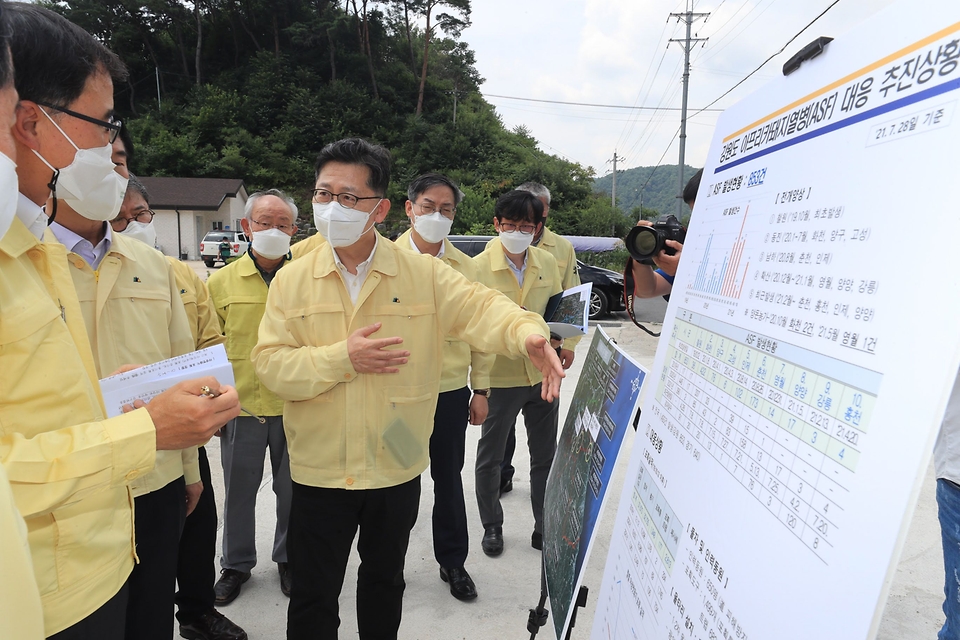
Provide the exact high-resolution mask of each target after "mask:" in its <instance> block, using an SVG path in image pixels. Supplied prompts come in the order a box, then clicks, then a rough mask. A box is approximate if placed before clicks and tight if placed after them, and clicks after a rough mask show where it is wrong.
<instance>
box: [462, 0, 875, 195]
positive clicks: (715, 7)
mask: <svg viewBox="0 0 960 640" xmlns="http://www.w3.org/2000/svg"><path fill="white" fill-rule="evenodd" d="M687 1H688V0H474V2H473V3H471V4H472V14H471V20H472V25H471V26H470V27H469V28H468V29H466V30H465V31H464V32H463V36H462V37H463V40H464V41H465V42H467V43H468V45H469V46H470V48H471V49H473V50H474V51H475V52H476V56H477V63H476V66H477V69H478V70H479V72H480V75H481V76H482V77H483V78H484V79H485V82H484V83H483V84H482V85H481V87H480V89H481V92H482V93H483V94H484V96H485V98H486V100H487V101H488V102H490V103H491V104H493V105H494V106H495V107H496V109H497V112H498V113H499V114H500V117H501V119H502V120H503V122H504V124H505V125H506V126H507V127H508V128H514V127H517V126H524V127H526V128H527V129H528V130H529V131H530V132H531V134H532V135H533V136H534V137H535V138H536V139H537V140H538V141H539V143H540V148H541V149H542V150H543V151H546V152H547V153H552V154H556V155H559V156H561V157H564V158H566V159H568V160H572V161H574V162H578V163H580V164H582V165H584V166H590V167H593V169H594V171H595V172H596V175H597V176H598V177H599V176H603V175H606V174H608V173H610V171H611V170H612V168H613V165H612V159H613V156H614V150H616V153H617V155H618V157H619V158H620V159H619V160H618V165H617V168H618V169H629V168H631V167H636V166H650V165H656V164H661V163H663V164H676V163H677V161H678V159H679V139H675V134H677V132H678V129H679V127H680V111H679V109H680V106H681V103H682V90H681V87H682V83H681V75H682V73H683V57H684V56H683V46H682V45H681V44H680V43H676V42H674V43H669V46H668V40H669V39H671V38H679V39H682V38H684V37H685V35H686V27H685V25H684V24H683V23H682V22H681V23H678V21H677V19H676V18H671V19H669V20H668V16H669V14H670V13H677V12H683V11H685V9H686V2H687ZM692 1H693V11H694V12H697V13H709V14H710V16H709V18H707V19H706V20H704V19H703V18H700V19H699V20H697V21H696V22H694V24H693V27H692V31H691V35H692V37H698V38H707V41H706V42H705V43H700V44H697V45H696V46H694V47H692V50H691V55H690V60H691V65H690V85H689V96H688V109H689V114H690V115H692V114H693V113H694V112H695V111H697V110H698V109H700V108H701V107H705V106H706V105H707V104H708V103H710V102H712V101H714V100H716V99H717V98H718V97H720V96H721V95H723V93H724V92H726V91H727V90H728V89H730V88H731V87H733V86H734V85H735V84H736V83H737V82H739V81H740V80H741V79H743V78H744V77H745V76H746V75H747V74H749V73H750V72H751V71H753V70H754V69H756V68H757V67H758V66H759V65H760V64H761V63H762V62H763V61H764V60H766V59H767V58H768V57H770V56H771V55H772V54H774V53H776V52H777V51H778V50H779V49H780V48H781V47H783V46H784V44H786V43H787V41H789V40H790V39H791V38H792V37H794V36H795V35H796V34H797V32H799V31H800V30H801V29H803V27H805V26H806V25H807V24H808V23H809V22H811V21H812V20H813V19H814V18H816V17H817V16H818V15H819V14H820V13H821V12H823V11H824V9H826V8H827V7H828V6H830V5H831V4H833V3H834V0H692ZM892 2H893V0H840V1H839V2H837V3H836V4H835V5H834V6H833V7H832V8H831V9H830V10H829V11H827V13H826V14H825V15H824V16H823V17H821V18H820V19H819V20H818V21H817V22H816V23H815V24H814V25H813V26H811V27H810V28H809V29H807V30H806V31H804V32H803V33H802V34H801V35H800V36H799V37H797V39H796V40H795V41H794V42H793V43H792V44H790V45H789V46H788V47H787V48H786V49H785V50H784V52H783V53H782V54H780V55H778V56H777V57H775V58H773V59H772V60H771V61H770V62H768V63H767V64H766V65H765V66H764V67H763V68H762V69H761V70H760V71H758V72H757V73H755V74H754V75H753V76H751V77H750V79H748V80H747V81H746V82H744V83H743V84H742V85H740V86H739V87H738V88H737V89H736V90H734V91H733V92H731V93H730V94H729V95H727V96H726V97H724V98H722V99H721V100H720V101H719V102H717V103H716V104H715V105H713V107H711V108H712V109H723V108H727V107H730V106H732V105H734V104H736V103H737V102H739V101H740V100H742V99H743V98H744V97H746V96H748V95H749V94H751V93H753V92H754V91H756V90H757V89H759V88H760V87H762V86H763V85H764V84H765V83H766V82H769V81H770V80H771V79H772V78H774V77H775V76H776V74H778V73H781V71H780V70H781V67H782V66H783V63H784V62H785V61H786V60H787V59H789V57H790V56H792V55H793V54H794V53H796V52H797V51H798V50H800V49H801V48H803V47H804V46H805V45H806V44H808V43H809V42H811V41H813V40H815V39H816V38H817V37H818V36H821V35H823V36H831V37H833V38H839V37H842V35H843V33H844V32H845V31H847V30H848V29H850V28H851V27H853V26H855V25H856V24H857V23H858V22H861V21H862V20H864V19H866V18H867V17H868V16H870V15H873V14H874V13H876V12H877V11H879V10H881V9H883V8H884V7H886V6H887V5H889V4H891V3H892ZM828 54H829V47H828V49H827V51H826V52H825V53H824V55H828ZM495 96H510V98H504V97H495ZM512 98H530V99H537V100H554V101H563V102H580V103H590V104H605V105H623V106H649V107H659V108H660V110H657V111H652V110H644V111H639V110H631V109H620V108H600V107H585V106H571V105H558V104H549V103H541V102H529V101H523V100H516V99H512ZM667 107H669V108H672V109H675V110H673V111H666V110H664V108H667ZM719 114H720V111H704V112H703V113H700V114H698V115H697V116H694V117H691V118H689V119H688V121H687V144H686V163H687V164H689V165H692V166H695V167H701V166H703V163H704V160H705V158H706V156H707V152H708V150H709V147H710V142H711V138H712V136H713V129H714V126H715V124H716V121H717V117H718V116H719ZM661 158H662V160H661Z"/></svg>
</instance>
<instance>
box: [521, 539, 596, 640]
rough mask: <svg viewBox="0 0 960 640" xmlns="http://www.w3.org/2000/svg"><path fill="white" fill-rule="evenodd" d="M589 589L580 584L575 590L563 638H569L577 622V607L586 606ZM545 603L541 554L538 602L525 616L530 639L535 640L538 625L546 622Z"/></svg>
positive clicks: (544, 571) (544, 583) (545, 590)
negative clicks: (571, 613)
mask: <svg viewBox="0 0 960 640" xmlns="http://www.w3.org/2000/svg"><path fill="white" fill-rule="evenodd" d="M588 593H589V589H587V587H584V586H582V585H581V587H580V591H578V592H577V600H576V602H574V603H573V615H571V616H570V626H569V627H567V635H566V639H565V640H570V636H571V634H572V633H573V627H574V626H575V625H576V624H577V609H579V608H581V607H586V606H587V594H588ZM546 604H547V570H546V564H545V563H544V561H543V556H542V555H541V560H540V602H539V603H538V604H537V608H536V609H530V616H529V617H528V618H527V631H529V632H530V640H535V639H536V637H537V633H538V632H539V631H540V627H543V626H545V625H546V624H547V618H548V616H549V614H550V611H549V610H548V609H547V608H546V606H545V605H546Z"/></svg>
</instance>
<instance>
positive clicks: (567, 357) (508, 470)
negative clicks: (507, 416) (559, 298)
mask: <svg viewBox="0 0 960 640" xmlns="http://www.w3.org/2000/svg"><path fill="white" fill-rule="evenodd" d="M517 191H526V192H528V193H532V194H533V195H534V196H535V197H536V198H537V200H539V201H540V204H542V205H543V224H541V225H540V230H539V231H538V232H537V233H536V234H534V236H533V242H531V243H530V244H531V245H532V246H534V247H537V248H538V249H543V250H544V251H546V252H547V253H549V254H550V255H552V256H553V257H554V259H555V260H556V261H557V268H558V269H560V280H561V282H562V284H563V288H564V289H565V290H566V289H570V288H572V287H576V286H577V285H579V284H580V274H579V272H578V271H577V252H576V251H574V249H573V245H572V244H571V243H570V241H569V240H567V239H566V238H563V237H561V236H558V235H557V234H555V233H554V232H553V231H551V230H550V229H548V228H547V217H548V216H549V215H550V190H549V189H547V188H546V187H545V186H544V185H542V184H540V183H539V182H524V183H523V184H521V185H520V186H519V187H517ZM579 343H580V338H567V339H566V340H564V343H563V346H564V348H563V349H561V350H560V362H561V364H563V368H564V369H569V368H570V367H571V365H573V358H574V351H575V349H576V348H577V345H578V344H579ZM516 450H517V428H516V425H514V426H513V427H511V428H510V433H509V435H508V436H507V444H506V446H505V447H504V450H503V462H501V463H500V495H503V494H505V493H509V492H510V491H512V490H513V475H514V473H516V469H515V468H514V467H513V454H514V453H515V452H516Z"/></svg>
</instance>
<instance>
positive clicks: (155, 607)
mask: <svg viewBox="0 0 960 640" xmlns="http://www.w3.org/2000/svg"><path fill="white" fill-rule="evenodd" d="M133 508H134V514H135V518H136V520H135V523H136V540H137V557H139V558H140V563H139V564H137V565H136V566H135V567H134V568H133V573H131V574H130V580H129V581H128V583H129V585H130V600H129V602H128V603H127V638H129V639H130V640H134V639H135V640H154V639H156V640H170V638H172V637H173V594H174V593H175V592H176V590H177V548H178V547H179V545H180V531H181V530H182V529H183V520H184V518H185V517H186V513H187V504H186V485H185V484H184V481H183V476H181V477H179V478H177V479H176V480H174V481H173V482H171V483H169V484H167V485H166V486H164V487H161V488H160V489H157V490H156V491H153V492H151V493H147V494H144V495H142V496H138V497H137V498H135V499H134V501H133Z"/></svg>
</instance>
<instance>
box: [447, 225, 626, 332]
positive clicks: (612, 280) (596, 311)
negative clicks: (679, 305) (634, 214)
mask: <svg viewBox="0 0 960 640" xmlns="http://www.w3.org/2000/svg"><path fill="white" fill-rule="evenodd" d="M491 239H493V236H450V237H449V240H450V242H452V243H453V246H455V247H456V248H457V249H460V251H463V252H464V253H465V254H467V255H468V256H471V257H472V256H475V255H477V254H479V253H480V252H481V251H483V250H484V249H485V248H486V246H487V243H488V242H490V240H491ZM577 270H578V272H579V273H580V282H584V283H586V282H590V283H593V289H592V291H591V293H590V319H591V320H599V319H600V318H603V317H604V316H606V315H607V314H608V313H610V312H611V311H622V310H624V309H626V306H625V305H624V303H623V274H622V273H617V272H616V271H611V270H610V269H603V268H601V267H592V266H590V265H588V264H584V263H583V262H581V261H580V260H577Z"/></svg>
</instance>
